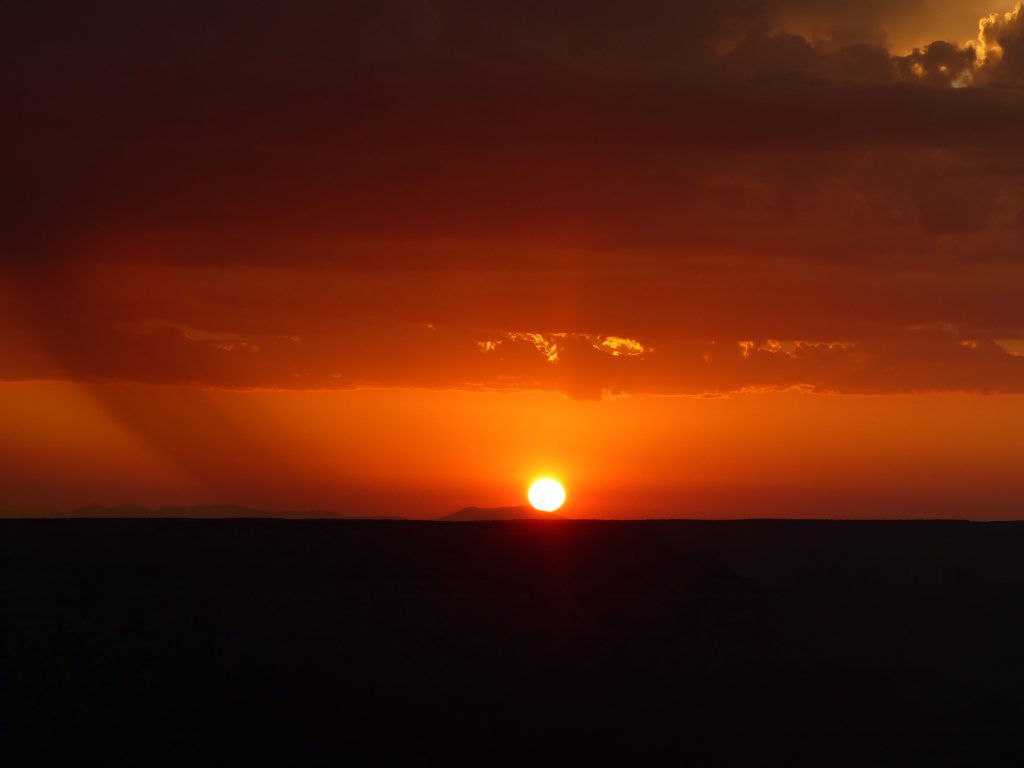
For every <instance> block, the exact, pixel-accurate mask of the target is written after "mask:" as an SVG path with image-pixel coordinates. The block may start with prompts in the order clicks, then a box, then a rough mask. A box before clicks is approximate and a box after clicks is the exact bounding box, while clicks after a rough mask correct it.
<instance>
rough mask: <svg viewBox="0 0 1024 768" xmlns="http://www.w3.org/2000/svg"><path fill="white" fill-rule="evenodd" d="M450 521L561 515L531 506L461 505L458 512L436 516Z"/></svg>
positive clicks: (549, 517)
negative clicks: (540, 510)
mask: <svg viewBox="0 0 1024 768" xmlns="http://www.w3.org/2000/svg"><path fill="white" fill-rule="evenodd" d="M438 519H439V520H448V521H450V522H467V521H472V520H552V519H555V520H562V519H564V518H563V517H562V515H558V514H555V513H554V512H539V511H537V510H536V509H534V508H533V507H530V506H527V505H525V504H524V505H522V506H519V507H463V508H462V509H460V510H459V511H458V512H452V513H451V514H450V515H445V516H444V517H441V518H438Z"/></svg>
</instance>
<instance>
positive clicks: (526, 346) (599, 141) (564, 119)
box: [0, 0, 1024, 398]
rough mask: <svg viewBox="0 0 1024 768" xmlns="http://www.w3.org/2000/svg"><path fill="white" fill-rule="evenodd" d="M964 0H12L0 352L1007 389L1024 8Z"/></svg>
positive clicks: (708, 381)
mask: <svg viewBox="0 0 1024 768" xmlns="http://www.w3.org/2000/svg"><path fill="white" fill-rule="evenodd" d="M954 5H956V6H957V7H962V6H964V4H963V3H960V4H952V3H948V4H942V3H938V2H934V0H933V1H932V2H925V0H902V1H900V2H895V3H894V2H881V1H879V2H874V1H873V0H868V1H865V0H857V1H856V2H854V1H853V0H851V1H850V2H834V1H830V2H824V1H820V2H819V1H817V0H792V1H789V2H783V1H782V0H778V1H766V2H761V1H759V0H728V1H726V2H712V3H709V2H669V0H660V1H657V2H638V1H637V0H628V1H627V0H596V1H590V2H565V1H564V0H554V1H552V0H546V1H545V2H515V3H513V2H508V3H489V2H469V1H468V0H467V1H466V2H447V1H445V0H433V1H432V2H427V1H426V0H373V1H371V2H333V3H327V2H322V3H311V2H299V3H289V4H279V3H259V2H252V3H245V4H241V3H223V2H209V1H206V2H202V3H199V2H192V1H191V0H186V1H185V2H177V3H173V4H172V3H167V4H154V3H128V2H120V3H117V2H115V3H109V2H99V3H90V4H81V3H45V2H33V3H23V2H19V3H16V4H15V6H14V7H11V6H10V5H8V6H7V7H6V9H5V11H4V19H3V24H2V26H0V38H2V40H0V57H2V59H0V60H2V69H0V78H2V79H0V83H2V88H3V92H4V102H5V110H4V111H5V119H4V121H3V124H2V126H0V135H2V137H3V141H4V144H5V145H6V146H5V151H4V160H3V168H4V177H5V180H6V183H5V184H4V187H3V193H2V194H3V200H2V205H0V238H2V240H0V259H2V262H0V299H2V300H0V324H2V325H0V348H2V349H3V350H4V353H3V355H2V356H0V378H2V379H8V380H10V379H34V378H59V379H70V380H101V381H103V380H128V381H141V382H158V383H198V384H204V385H211V386H229V387H254V386H255V387H285V388H294V387H300V388H301V387H316V388H321V387H350V386H356V385H365V384H369V385H385V386H386V385H413V386H426V387H456V388H460V387H466V388H479V387H485V388H495V387H496V388H501V389H505V388H511V389H516V388H530V387H540V388H545V389H557V390H559V391H562V392H565V393H567V394H570V395H572V396H574V397H579V398H591V397H598V396H600V395H601V394H602V392H608V391H612V392H657V393H703V392H720V391H733V390H739V389H747V388H761V387H768V388H774V387H785V386H794V385H795V386H805V387H808V388H812V389H818V390H825V391H836V392H881V393H887V392H905V391H919V390H956V391H960V390H967V391H998V392H1024V263H1022V261H1021V259H1022V254H1024V247H1022V246H1024V149H1022V146H1021V136H1022V131H1024V14H1022V13H1021V10H1020V8H1019V6H1018V8H1017V9H1016V10H1012V9H1010V8H1009V7H995V6H994V7H990V8H988V7H986V8H981V9H980V10H979V12H977V13H975V15H974V16H973V18H974V19H975V21H972V22H971V23H970V24H968V25H967V26H965V27H964V28H963V29H962V30H960V31H959V32H957V31H956V30H953V32H952V34H956V35H958V36H957V37H951V40H950V41H943V40H935V41H932V42H930V43H928V41H927V40H922V41H919V42H920V43H921V44H922V46H923V47H919V48H916V49H913V50H910V49H909V48H908V47H907V45H908V43H907V41H908V40H909V41H911V42H918V41H917V40H916V39H915V38H913V32H914V30H915V29H921V30H933V29H944V28H947V27H949V26H951V25H952V24H953V21H952V19H953V18H954V16H955V13H954V12H955V11H956V9H955V8H953V6H954ZM997 5H998V4H997ZM990 11H991V12H998V15H996V16H993V17H991V18H989V19H988V20H986V21H985V22H984V23H983V24H982V25H981V28H980V30H979V27H978V24H977V21H976V19H977V18H978V16H980V15H982V14H983V13H988V12H990ZM1004 14H1005V15H1004ZM967 40H972V41H973V44H972V45H968V44H967V43H966V42H965V41H967ZM925 43H928V44H927V45H924V44H925Z"/></svg>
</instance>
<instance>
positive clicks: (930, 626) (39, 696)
mask: <svg viewBox="0 0 1024 768" xmlns="http://www.w3.org/2000/svg"><path fill="white" fill-rule="evenodd" d="M1022 597H1024V524H1016V523H986V524H971V523H958V522H908V523H874V522H778V521H748V522H639V523H627V522H622V523H620V522H607V523H599V522H572V521H517V522H500V523H413V522H333V521H305V522H301V521H290V522H285V521H269V520H234V521H212V522H200V521H184V520H177V521H171V520H150V521H144V520H104V521H98V520H50V521H4V522H0V621H2V625H0V728H2V729H3V733H2V736H3V744H4V745H5V746H4V751H5V752H6V753H7V754H13V750H14V748H15V745H17V746H18V748H19V749H25V748H29V749H31V750H33V752H32V754H33V755H34V756H35V757H36V758H37V759H36V760H33V761H32V762H31V763H28V762H16V763H12V762H8V764H10V765H15V764H19V765H20V764H26V765H27V764H40V763H41V760H42V758H43V757H44V756H45V757H50V756H53V755H54V754H55V753H66V754H68V755H71V756H74V757H75V759H72V760H69V761H68V764H72V765H73V764H80V763H81V761H82V759H83V758H84V757H85V756H88V757H89V758H90V760H92V761H97V762H99V763H100V764H102V763H103V762H106V761H107V758H122V759H125V758H126V759H128V760H130V761H131V762H132V763H133V764H136V765H146V764H147V763H151V762H153V761H154V760H157V759H170V760H173V761H175V762H178V763H180V764H204V763H210V762H215V763H220V764H234V763H237V762H239V761H241V760H243V759H248V758H252V757H255V756H264V757H271V758H275V759H276V761H277V762H280V763H287V764H296V763H302V762H310V761H313V762H321V761H322V762H327V761H329V759H330V758H334V757H349V758H355V762H371V761H374V762H378V761H385V762H386V761H399V762H403V763H420V764H423V763H433V762H447V763H449V764H458V763H472V764H476V765H490V764H495V763H517V764H518V763H523V764H526V765H529V764H537V763H540V762H544V763H548V762H561V763H566V764H568V765H579V764H581V763H582V762H584V761H592V760H593V759H595V758H599V759H612V760H615V761H617V762H620V763H631V764H650V762H652V759H653V758H654V757H655V756H656V755H664V754H665V753H670V754H674V755H675V756H680V757H688V758H692V760H690V761H688V764H693V765H715V764H729V763H734V762H744V763H747V762H748V761H750V760H753V762H750V763H749V764H754V765H756V764H759V762H758V761H757V760H756V758H761V757H766V756H769V755H774V756H782V757H788V758H790V762H791V763H810V764H816V765H822V766H840V765H865V766H877V765H936V764H964V765H978V766H989V765H1021V764H1024V753H1021V752H1020V751H1019V750H1020V746H1021V731H1022V723H1024V707H1022V703H1024V654H1022V650H1024V642H1022V641H1024V600H1022ZM83 750H86V751H83ZM331 762H337V761H333V760H331ZM686 762H687V761H684V763H686Z"/></svg>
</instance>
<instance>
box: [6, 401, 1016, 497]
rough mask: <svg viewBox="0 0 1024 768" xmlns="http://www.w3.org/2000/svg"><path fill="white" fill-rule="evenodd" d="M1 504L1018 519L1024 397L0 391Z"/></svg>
mask: <svg viewBox="0 0 1024 768" xmlns="http://www.w3.org/2000/svg"><path fill="white" fill-rule="evenodd" d="M0 395H2V396H0V416H2V423H3V424H4V429H3V431H2V432H0V457H2V459H3V460H2V462H0V466H2V475H0V481H2V484H3V487H4V488H5V492H6V497H7V503H8V504H10V505H12V506H15V507H16V508H18V509H25V510H30V511H44V510H46V509H54V508H57V509H61V508H68V507H72V506H76V505H79V504H84V503H87V502H99V503H104V504H119V503H144V504H149V505H154V506H159V505H165V504H188V503H197V502H203V503H235V504H245V505H250V506H254V507H257V508H267V507H269V508H282V509H323V510H325V511H328V512H338V513H341V514H371V515H380V514H402V515H408V516H412V517H433V516H438V515H441V514H444V513H446V512H450V511H453V510H454V509H457V508H459V507H462V506H468V505H491V506H499V505H509V504H518V503H522V502H523V499H524V495H525V487H526V483H527V482H528V481H529V480H530V479H532V478H534V477H536V476H538V475H544V474H551V475H554V476H556V477H559V478H561V479H562V480H563V481H564V482H565V484H566V486H567V487H568V490H569V493H570V503H569V505H568V506H567V507H566V508H565V512H566V514H571V515H579V516H596V517H601V516H626V517H633V516H637V517H642V516H661V515H680V516H695V517H704V516H710V517H721V516H725V517H730V516H746V515H770V516H819V517H820V516H826V517H827V516H833V515H836V514H841V515H843V516H866V517H874V516H880V517H903V516H917V515H921V514H922V513H923V514H925V515H926V516H950V515H953V516H965V515H966V516H973V517H1006V516H1014V515H1017V514H1019V499H1020V498H1021V494H1022V493H1024V478H1022V476H1021V474H1020V472H1019V471H1018V470H1019V456H1020V455H1022V451H1024V407H1022V406H1024V398H1022V396H1019V395H1013V396H991V397H984V396H977V395H951V394H949V395H909V396H854V395H849V396H832V395H812V394H805V393H801V392H778V393H761V394H750V395H735V396H730V397H720V398H694V397H657V396H630V397H623V398H618V399H611V400H606V401H601V402H599V401H575V400H571V399H569V398H566V397H564V396H562V395H558V394H553V393H543V392H521V393H469V392H458V391H429V390H413V389H368V390H338V391H312V392H310V391H291V392H280V391H253V392H238V391H226V390H211V389H199V388H191V387H166V386H147V385H130V384H119V385H113V384H105V385H89V386H83V385H75V384H69V383H57V382H27V383H11V384H4V385H2V386H0Z"/></svg>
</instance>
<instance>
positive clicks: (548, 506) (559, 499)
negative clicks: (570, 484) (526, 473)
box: [526, 477, 565, 512]
mask: <svg viewBox="0 0 1024 768" xmlns="http://www.w3.org/2000/svg"><path fill="white" fill-rule="evenodd" d="M526 495H527V498H529V500H530V504H531V505H532V506H533V508H534V509H537V510H540V511H541V512H554V511H555V510H556V509H558V508H559V507H560V506H562V505H563V504H564V503H565V488H563V487H562V484H561V483H560V482H558V481H557V480H552V479H551V478H550V477H544V478H541V479H540V480H537V481H536V482H535V483H534V484H533V485H531V486H530V490H529V492H528V493H527V494H526Z"/></svg>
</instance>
